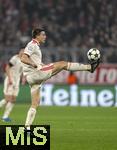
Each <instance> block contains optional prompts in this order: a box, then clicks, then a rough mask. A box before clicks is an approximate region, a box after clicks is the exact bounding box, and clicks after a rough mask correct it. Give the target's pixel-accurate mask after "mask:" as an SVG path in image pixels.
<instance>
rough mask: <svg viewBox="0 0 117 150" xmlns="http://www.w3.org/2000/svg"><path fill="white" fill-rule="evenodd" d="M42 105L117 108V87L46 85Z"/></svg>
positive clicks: (42, 92) (42, 93) (42, 94)
mask: <svg viewBox="0 0 117 150" xmlns="http://www.w3.org/2000/svg"><path fill="white" fill-rule="evenodd" d="M41 105H50V106H51V105H57V106H85V107H86V106H91V107H96V106H103V107H110V106H117V86H114V85H113V86H112V85H110V86H102V85H95V86H94V85H92V86H91V85H79V86H78V85H71V86H68V85H52V84H46V85H44V86H43V87H42V91H41Z"/></svg>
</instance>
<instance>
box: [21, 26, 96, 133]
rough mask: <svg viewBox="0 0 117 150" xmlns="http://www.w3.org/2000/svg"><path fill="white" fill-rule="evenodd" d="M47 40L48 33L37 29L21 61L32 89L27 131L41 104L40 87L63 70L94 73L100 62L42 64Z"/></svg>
mask: <svg viewBox="0 0 117 150" xmlns="http://www.w3.org/2000/svg"><path fill="white" fill-rule="evenodd" d="M45 40H46V32H45V30H44V29H43V28H35V29H34V30H33V31H32V40H31V41H30V42H29V43H28V44H27V46H26V47H25V50H24V53H23V54H22V57H21V61H22V63H23V73H24V75H25V76H26V79H27V82H28V83H29V85H30V88H31V98H32V104H31V107H30V108H29V110H28V113H27V118H26V122H25V129H26V130H29V132H30V126H31V125H32V123H33V121H34V118H35V115H36V109H37V107H38V106H39V102H40V87H41V85H42V83H43V82H44V81H46V80H47V79H49V78H51V77H52V76H54V75H56V74H57V73H59V72H60V71H62V70H68V71H90V72H92V73H93V72H94V71H95V69H96V68H97V66H98V65H99V61H97V62H92V63H91V64H86V65H85V64H80V63H77V62H76V63H75V62H74V63H73V62H66V61H59V62H55V63H51V64H48V65H45V64H43V63H42V53H41V49H40V44H41V43H44V42H45Z"/></svg>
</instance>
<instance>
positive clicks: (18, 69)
mask: <svg viewBox="0 0 117 150" xmlns="http://www.w3.org/2000/svg"><path fill="white" fill-rule="evenodd" d="M23 51H24V49H21V50H20V52H19V54H17V55H14V56H13V57H12V58H11V59H10V60H9V63H8V64H7V66H6V69H5V71H6V77H5V80H4V99H2V100H1V101H0V107H3V106H4V105H5V111H4V114H3V117H2V120H3V121H5V122H10V121H11V119H10V118H9V115H10V112H11V111H12V109H13V106H14V103H15V101H16V97H17V96H18V93H19V84H20V78H21V76H22V72H23V69H22V62H21V60H20V56H21V55H22V53H23ZM23 79H24V78H23ZM22 82H25V80H23V81H22Z"/></svg>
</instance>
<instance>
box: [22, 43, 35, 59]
mask: <svg viewBox="0 0 117 150" xmlns="http://www.w3.org/2000/svg"><path fill="white" fill-rule="evenodd" d="M34 47H35V45H34V44H28V45H27V46H26V48H25V50H24V53H25V54H27V55H29V56H31V55H32V54H33V53H34Z"/></svg>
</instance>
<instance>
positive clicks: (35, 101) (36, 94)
mask: <svg viewBox="0 0 117 150" xmlns="http://www.w3.org/2000/svg"><path fill="white" fill-rule="evenodd" d="M38 87H39V86H38V85H37V87H36V85H35V87H32V88H33V91H32V92H31V99H32V107H33V108H36V107H37V106H38V105H39V103H40V88H38ZM34 88H35V90H34Z"/></svg>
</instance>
